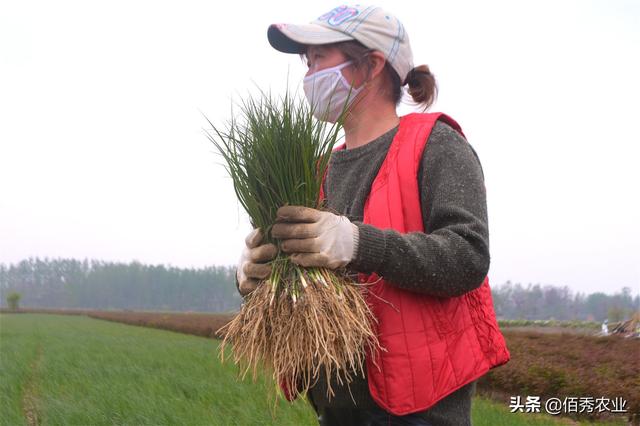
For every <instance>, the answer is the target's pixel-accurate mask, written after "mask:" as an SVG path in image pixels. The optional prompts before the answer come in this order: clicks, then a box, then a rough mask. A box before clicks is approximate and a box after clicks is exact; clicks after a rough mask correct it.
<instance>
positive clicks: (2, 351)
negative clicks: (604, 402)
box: [0, 314, 624, 426]
mask: <svg viewBox="0 0 640 426" xmlns="http://www.w3.org/2000/svg"><path fill="white" fill-rule="evenodd" d="M217 353H218V342H217V341H215V340H212V339H206V338H202V337H195V336H189V335H184V334H179V333H174V332H170V331H163V330H156V329H147V328H142V327H135V326H129V325H124V324H118V323H112V322H107V321H100V320H96V319H92V318H88V317H84V316H64V315H47V314H2V315H0V378H1V380H0V424H1V425H11V426H13V425H29V424H43V425H107V424H109V425H112V424H119V425H268V424H273V425H314V424H317V422H316V421H315V415H314V413H313V410H312V409H311V407H310V406H309V405H308V404H306V403H305V402H304V401H296V402H295V403H293V404H289V403H286V402H284V401H279V402H278V404H277V407H276V410H275V417H273V416H272V405H273V404H272V403H270V401H272V399H271V400H270V399H269V398H268V397H267V396H266V395H267V394H268V393H271V394H273V390H274V385H273V384H272V383H271V382H265V381H260V382H258V383H256V384H253V383H251V381H250V380H246V381H245V382H238V381H237V380H236V369H235V367H233V366H232V365H231V364H229V363H228V362H227V363H225V364H221V363H220V362H219V360H218V358H217ZM473 422H474V425H476V426H482V425H487V426H488V425H492V426H494V425H495V426H499V425H505V426H507V425H508V426H511V425H516V426H517V425H548V424H576V423H572V422H566V421H557V420H556V419H555V418H552V417H550V416H543V415H537V416H533V415H531V414H524V413H519V414H511V413H509V409H508V407H507V406H506V405H503V404H498V403H495V402H491V401H488V400H485V399H482V398H475V399H474V403H473ZM619 424H624V423H619Z"/></svg>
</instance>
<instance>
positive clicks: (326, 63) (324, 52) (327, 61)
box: [305, 46, 350, 79]
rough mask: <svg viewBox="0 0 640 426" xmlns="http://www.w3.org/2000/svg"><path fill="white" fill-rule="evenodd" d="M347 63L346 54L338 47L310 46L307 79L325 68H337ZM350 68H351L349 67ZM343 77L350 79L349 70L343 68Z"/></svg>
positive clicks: (308, 49)
mask: <svg viewBox="0 0 640 426" xmlns="http://www.w3.org/2000/svg"><path fill="white" fill-rule="evenodd" d="M346 61H347V58H346V57H345V56H344V54H343V53H342V52H341V51H340V50H339V49H338V48H336V47H332V46H309V47H307V67H309V69H308V70H307V73H306V74H305V77H307V76H309V75H311V74H313V73H315V72H317V71H320V70H323V69H325V68H331V67H335V66H336V65H340V64H342V63H344V62H346ZM347 68H350V67H347ZM342 71H343V75H344V76H345V78H347V79H348V78H349V74H348V73H347V69H346V68H343V69H342Z"/></svg>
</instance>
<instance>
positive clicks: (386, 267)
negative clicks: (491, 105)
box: [350, 122, 489, 297]
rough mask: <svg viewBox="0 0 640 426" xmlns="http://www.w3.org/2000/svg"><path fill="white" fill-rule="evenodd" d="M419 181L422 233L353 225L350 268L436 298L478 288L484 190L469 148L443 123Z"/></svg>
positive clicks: (482, 271)
mask: <svg viewBox="0 0 640 426" xmlns="http://www.w3.org/2000/svg"><path fill="white" fill-rule="evenodd" d="M418 179H419V181H420V191H421V193H420V201H421V205H422V217H423V223H424V227H425V232H411V233H407V234H400V233H399V232H397V231H395V230H391V229H384V230H383V229H379V228H376V227H374V226H371V225H365V224H363V223H361V222H354V223H355V224H356V225H357V226H358V229H359V243H358V251H357V253H356V256H355V258H354V260H353V261H352V263H351V265H350V268H351V269H353V270H355V271H358V272H364V273H372V272H375V273H377V274H378V275H380V276H382V277H384V278H385V279H386V280H388V281H389V282H390V283H391V284H392V285H395V286H397V287H400V288H403V289H407V290H411V291H415V292H419V293H424V294H429V295H433V296H440V297H454V296H460V295H462V294H464V293H466V292H468V291H471V290H473V289H475V288H477V287H479V286H480V284H482V281H483V280H484V277H485V276H486V275H487V272H488V270H489V231H488V223H487V222H488V220H487V206H486V190H485V185H484V176H483V172H482V166H481V165H480V161H479V159H478V157H477V155H476V153H475V151H474V150H473V148H472V147H471V145H469V143H468V142H467V141H466V140H465V139H464V138H463V137H462V136H460V135H459V134H458V133H457V132H456V131H455V130H454V129H452V128H451V127H450V126H448V125H447V124H445V123H442V122H438V123H436V125H435V126H434V128H433V130H432V132H431V135H430V136H429V140H428V143H427V146H426V148H425V150H424V153H423V158H422V162H421V165H420V169H419V173H418Z"/></svg>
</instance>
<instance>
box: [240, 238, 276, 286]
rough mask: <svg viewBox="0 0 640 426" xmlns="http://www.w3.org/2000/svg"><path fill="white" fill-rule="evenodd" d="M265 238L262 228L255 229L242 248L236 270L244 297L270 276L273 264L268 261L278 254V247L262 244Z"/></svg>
mask: <svg viewBox="0 0 640 426" xmlns="http://www.w3.org/2000/svg"><path fill="white" fill-rule="evenodd" d="M263 239H264V235H263V234H262V231H261V230H260V228H256V229H254V230H253V231H251V232H250V233H249V235H247V238H245V244H246V246H245V248H244V249H243V250H242V254H241V255H240V261H239V262H238V269H237V270H236V278H237V280H238V291H239V292H240V294H241V295H242V296H243V297H244V296H246V295H248V294H249V293H251V292H252V291H253V290H255V289H256V288H257V287H258V282H259V281H260V280H263V279H265V278H268V277H269V275H270V274H271V265H269V264H268V263H267V262H270V261H271V260H273V259H274V258H275V257H276V255H277V254H278V248H277V247H276V246H275V245H273V244H262V240H263Z"/></svg>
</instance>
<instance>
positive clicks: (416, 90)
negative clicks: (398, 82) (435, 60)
mask: <svg viewBox="0 0 640 426" xmlns="http://www.w3.org/2000/svg"><path fill="white" fill-rule="evenodd" d="M405 83H406V84H407V85H408V86H409V89H408V90H407V92H408V93H409V95H411V98H412V99H413V101H414V102H415V103H416V104H419V105H424V109H425V110H426V109H427V108H429V107H430V106H431V105H432V104H433V103H434V102H435V100H436V97H437V96H438V86H437V84H436V78H435V77H434V75H433V74H431V71H430V70H429V67H428V66H427V65H420V66H417V67H415V68H414V69H412V70H411V71H409V74H407V78H406V79H405Z"/></svg>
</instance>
